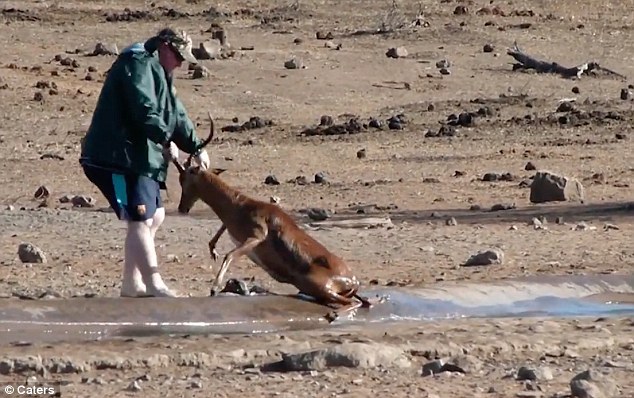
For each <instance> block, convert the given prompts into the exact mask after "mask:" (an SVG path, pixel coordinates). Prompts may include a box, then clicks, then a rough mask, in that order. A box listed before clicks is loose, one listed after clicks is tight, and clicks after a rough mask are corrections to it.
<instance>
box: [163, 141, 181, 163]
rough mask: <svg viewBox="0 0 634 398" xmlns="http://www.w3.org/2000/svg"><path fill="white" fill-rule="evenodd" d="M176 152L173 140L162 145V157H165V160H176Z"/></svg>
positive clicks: (176, 148)
mask: <svg viewBox="0 0 634 398" xmlns="http://www.w3.org/2000/svg"><path fill="white" fill-rule="evenodd" d="M178 154H179V152H178V147H177V146H176V144H174V142H173V141H171V142H170V143H169V145H163V157H165V159H166V160H167V161H172V160H178Z"/></svg>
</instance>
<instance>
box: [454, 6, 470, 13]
mask: <svg viewBox="0 0 634 398" xmlns="http://www.w3.org/2000/svg"><path fill="white" fill-rule="evenodd" d="M453 13H454V15H466V14H468V13H469V9H468V8H467V6H456V8H454V10H453Z"/></svg>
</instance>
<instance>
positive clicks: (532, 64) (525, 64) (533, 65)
mask: <svg viewBox="0 0 634 398" xmlns="http://www.w3.org/2000/svg"><path fill="white" fill-rule="evenodd" d="M506 53H507V54H508V55H510V56H511V57H513V58H514V59H515V60H516V61H517V62H519V63H516V64H513V70H514V71H515V70H527V69H534V70H536V71H537V72H538V73H555V74H559V75H561V76H562V77H565V78H573V77H576V78H577V79H581V76H582V75H588V76H594V75H596V72H603V73H605V74H608V75H613V76H617V77H619V78H621V79H624V80H625V79H626V77H625V76H623V75H621V74H620V73H617V72H614V71H612V70H610V69H607V68H604V67H602V66H600V65H599V64H598V63H597V62H586V63H584V64H581V65H578V66H573V67H570V68H568V67H565V66H562V65H559V64H558V63H557V62H548V61H541V60H539V59H537V58H534V57H531V56H530V55H528V54H526V53H524V52H522V50H520V48H519V47H518V45H517V43H514V44H513V48H509V49H508V50H507V51H506Z"/></svg>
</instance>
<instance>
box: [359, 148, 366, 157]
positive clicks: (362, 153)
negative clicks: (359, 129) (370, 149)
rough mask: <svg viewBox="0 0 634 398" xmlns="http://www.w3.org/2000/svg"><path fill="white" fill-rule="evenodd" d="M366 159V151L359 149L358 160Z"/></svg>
mask: <svg viewBox="0 0 634 398" xmlns="http://www.w3.org/2000/svg"><path fill="white" fill-rule="evenodd" d="M365 157H366V150H365V149H359V150H358V151H357V158H358V159H363V158H365Z"/></svg>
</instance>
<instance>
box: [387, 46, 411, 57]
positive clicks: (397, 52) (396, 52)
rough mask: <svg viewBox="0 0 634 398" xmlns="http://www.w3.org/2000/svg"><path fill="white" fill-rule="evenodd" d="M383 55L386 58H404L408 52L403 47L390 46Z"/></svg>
mask: <svg viewBox="0 0 634 398" xmlns="http://www.w3.org/2000/svg"><path fill="white" fill-rule="evenodd" d="M385 56H386V57H388V58H404V57H407V56H408V52H407V49H406V48H405V47H392V48H390V49H388V50H387V52H386V53H385Z"/></svg>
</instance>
